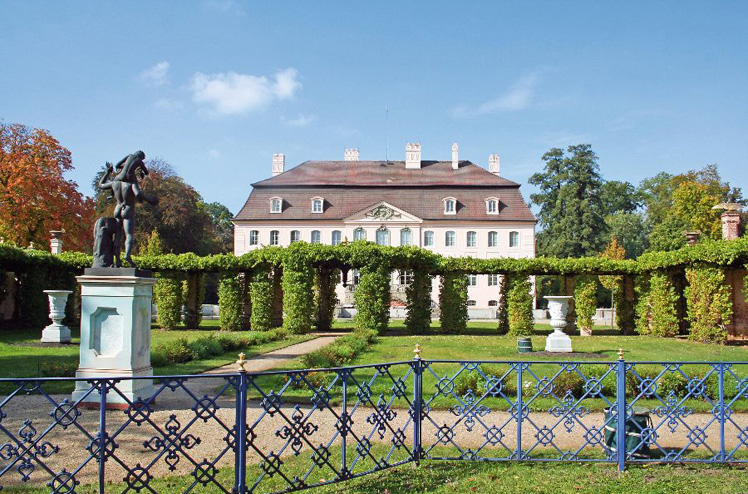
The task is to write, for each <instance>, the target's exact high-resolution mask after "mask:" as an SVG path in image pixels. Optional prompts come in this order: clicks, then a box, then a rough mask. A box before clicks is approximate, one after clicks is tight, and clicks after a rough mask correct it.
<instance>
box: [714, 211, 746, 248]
mask: <svg viewBox="0 0 748 494" xmlns="http://www.w3.org/2000/svg"><path fill="white" fill-rule="evenodd" d="M712 209H716V210H718V211H722V217H721V219H722V238H723V239H724V240H735V239H736V238H738V237H740V226H741V225H740V223H741V220H742V218H741V214H740V213H741V211H742V210H743V206H742V205H741V204H736V203H733V202H723V203H722V204H717V205H716V206H714V207H713V208H712Z"/></svg>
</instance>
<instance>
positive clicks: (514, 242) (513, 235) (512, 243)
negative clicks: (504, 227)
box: [509, 232, 519, 247]
mask: <svg viewBox="0 0 748 494" xmlns="http://www.w3.org/2000/svg"><path fill="white" fill-rule="evenodd" d="M509 247H519V232H509Z"/></svg>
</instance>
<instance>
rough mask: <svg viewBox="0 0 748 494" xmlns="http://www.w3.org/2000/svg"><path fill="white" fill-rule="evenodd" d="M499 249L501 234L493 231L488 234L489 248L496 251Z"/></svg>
mask: <svg viewBox="0 0 748 494" xmlns="http://www.w3.org/2000/svg"><path fill="white" fill-rule="evenodd" d="M492 237H493V238H492ZM498 247H499V232H497V231H493V230H492V231H490V232H488V248H489V249H496V248H498Z"/></svg>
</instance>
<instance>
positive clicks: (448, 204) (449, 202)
mask: <svg viewBox="0 0 748 494" xmlns="http://www.w3.org/2000/svg"><path fill="white" fill-rule="evenodd" d="M442 200H443V201H444V214H455V213H457V200H455V198H454V197H445V198H444V199H442Z"/></svg>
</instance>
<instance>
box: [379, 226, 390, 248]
mask: <svg viewBox="0 0 748 494" xmlns="http://www.w3.org/2000/svg"><path fill="white" fill-rule="evenodd" d="M377 244H378V245H390V231H389V230H388V229H386V228H380V229H379V230H377Z"/></svg>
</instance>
